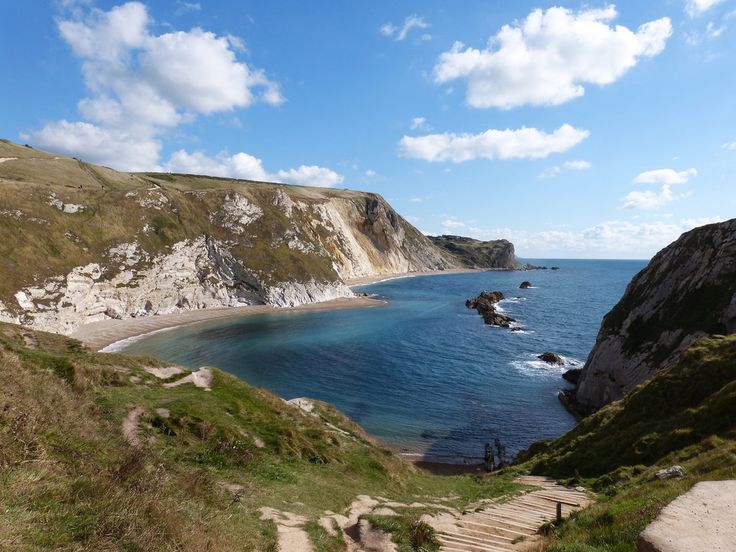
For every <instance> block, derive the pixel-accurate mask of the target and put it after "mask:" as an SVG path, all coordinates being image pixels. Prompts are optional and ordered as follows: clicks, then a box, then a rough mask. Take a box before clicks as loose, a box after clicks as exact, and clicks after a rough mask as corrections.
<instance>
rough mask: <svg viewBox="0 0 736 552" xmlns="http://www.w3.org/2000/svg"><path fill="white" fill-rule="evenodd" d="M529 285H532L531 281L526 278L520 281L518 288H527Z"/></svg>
mask: <svg viewBox="0 0 736 552" xmlns="http://www.w3.org/2000/svg"><path fill="white" fill-rule="evenodd" d="M530 287H532V283H531V282H529V281H528V280H524V281H523V282H521V285H520V286H519V289H529V288H530Z"/></svg>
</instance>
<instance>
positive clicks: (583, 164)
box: [565, 160, 592, 171]
mask: <svg viewBox="0 0 736 552" xmlns="http://www.w3.org/2000/svg"><path fill="white" fill-rule="evenodd" d="M565 167H566V168H568V169H572V170H573V171H585V170H588V169H589V168H590V167H592V165H591V164H590V162H589V161H580V160H577V161H565Z"/></svg>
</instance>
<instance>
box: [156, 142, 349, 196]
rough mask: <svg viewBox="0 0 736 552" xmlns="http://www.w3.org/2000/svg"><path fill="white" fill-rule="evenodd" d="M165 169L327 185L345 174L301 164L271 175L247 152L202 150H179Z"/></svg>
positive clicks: (285, 182)
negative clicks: (211, 153) (207, 151)
mask: <svg viewBox="0 0 736 552" xmlns="http://www.w3.org/2000/svg"><path fill="white" fill-rule="evenodd" d="M164 170H166V171H168V172H173V173H185V174H203V175H208V176H220V177H225V178H240V179H245V180H260V181H267V182H282V183H284V184H299V185H302V186H320V187H324V188H330V187H333V186H337V185H338V184H342V182H343V180H344V177H343V176H342V175H340V174H337V173H336V172H335V171H332V170H330V169H327V168H324V167H318V166H316V165H309V166H307V165H302V166H300V167H299V168H297V169H289V170H280V171H278V172H276V173H275V174H271V173H269V172H268V171H267V170H266V169H265V168H264V167H263V162H262V161H261V160H260V159H258V158H257V157H254V156H253V155H250V154H248V153H245V152H239V153H236V154H234V155H228V154H227V153H224V152H221V153H219V154H218V155H216V156H208V155H207V154H205V153H204V152H201V151H196V152H192V153H190V152H187V151H185V150H179V151H177V152H175V153H174V154H173V155H172V156H171V158H170V159H169V161H168V163H166V164H165V165H164Z"/></svg>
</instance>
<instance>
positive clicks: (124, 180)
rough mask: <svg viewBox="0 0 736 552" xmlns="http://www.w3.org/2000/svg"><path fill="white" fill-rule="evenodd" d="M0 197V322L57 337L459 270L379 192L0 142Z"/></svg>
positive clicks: (285, 302)
mask: <svg viewBox="0 0 736 552" xmlns="http://www.w3.org/2000/svg"><path fill="white" fill-rule="evenodd" d="M0 191H1V193H0V274H2V278H0V320H5V321H12V322H18V323H22V324H26V325H29V326H32V327H36V328H38V329H43V330H48V331H54V332H62V333H67V334H68V333H71V332H73V331H74V329H76V328H77V327H78V326H80V325H82V324H85V323H88V322H94V321H99V320H104V319H106V318H126V317H132V316H146V315H153V314H163V313H170V312H176V311H180V310H187V309H198V308H207V307H220V306H234V305H244V304H253V303H268V304H272V305H276V306H290V305H297V304H302V303H309V302H316V301H322V300H326V299H331V298H335V297H345V296H350V295H351V294H352V293H351V291H350V289H349V288H348V287H347V285H346V284H345V282H346V280H349V279H350V278H355V277H361V276H370V275H379V274H388V273H397V272H407V271H418V270H436V269H447V268H454V267H456V266H457V263H456V261H455V260H454V259H453V258H452V257H451V256H450V255H448V254H447V253H445V252H444V251H442V250H440V249H439V248H437V247H435V246H434V245H433V244H432V243H431V242H430V241H429V240H428V239H427V238H426V237H425V236H423V235H422V234H421V233H420V232H419V231H418V230H416V229H415V228H414V227H413V226H411V225H410V224H409V223H408V222H407V221H405V220H404V219H403V218H401V217H400V216H399V215H398V214H397V213H396V212H395V211H394V210H393V209H392V208H391V206H390V205H388V203H386V201H385V200H384V199H383V198H382V197H380V196H378V195H376V194H369V193H360V192H352V191H347V190H331V189H324V188H308V187H299V186H286V185H279V184H268V183H262V182H248V181H238V180H231V179H221V178H209V177H200V176H192V175H173V174H153V173H151V174H127V173H120V172H117V171H113V170H111V169H107V168H104V167H98V166H94V165H89V164H86V163H83V162H81V161H78V160H76V159H69V158H62V157H56V156H54V155H51V154H47V153H44V152H40V151H38V150H34V149H31V148H27V147H22V146H18V145H16V144H12V143H9V142H5V141H0Z"/></svg>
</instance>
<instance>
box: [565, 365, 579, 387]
mask: <svg viewBox="0 0 736 552" xmlns="http://www.w3.org/2000/svg"><path fill="white" fill-rule="evenodd" d="M582 371H583V369H582V368H570V369H569V370H568V371H567V372H565V373H564V374H562V379H564V380H565V381H569V382H570V383H572V384H577V382H578V380H579V379H580V373H581V372H582Z"/></svg>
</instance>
